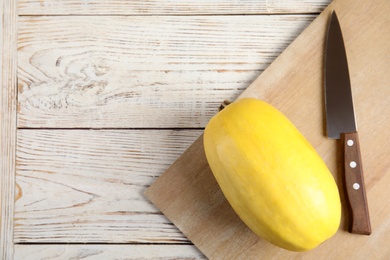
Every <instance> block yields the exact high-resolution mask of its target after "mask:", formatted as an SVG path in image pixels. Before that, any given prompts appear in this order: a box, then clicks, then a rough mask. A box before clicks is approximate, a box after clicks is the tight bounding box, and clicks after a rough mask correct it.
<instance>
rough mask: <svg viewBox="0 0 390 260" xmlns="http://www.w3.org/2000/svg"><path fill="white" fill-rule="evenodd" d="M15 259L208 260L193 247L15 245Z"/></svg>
mask: <svg viewBox="0 0 390 260" xmlns="http://www.w3.org/2000/svg"><path fill="white" fill-rule="evenodd" d="M15 259H18V260H30V259H53V260H56V259H58V260H62V259H74V260H78V259H87V260H93V259H117V260H120V259H126V260H132V259H134V260H138V259H145V260H147V259H184V260H185V259H206V257H205V256H204V255H203V254H202V253H201V252H200V251H199V250H198V249H197V248H196V247H195V246H193V245H15Z"/></svg>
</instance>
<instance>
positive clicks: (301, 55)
mask: <svg viewBox="0 0 390 260" xmlns="http://www.w3.org/2000/svg"><path fill="white" fill-rule="evenodd" d="M332 10H336V12H337V15H338V17H339V20H340V23H341V27H342V30H343V35H344V41H345V45H346V50H347V56H348V61H349V69H350V76H351V83H352V92H353V98H354V104H355V113H356V120H357V123H358V131H359V135H360V141H361V144H360V145H361V152H362V158H363V170H364V174H365V183H366V190H367V197H368V203H369V210H370V215H371V225H372V229H373V233H372V234H371V235H370V236H364V235H355V234H350V233H348V231H347V230H348V211H347V207H346V202H345V197H344V192H345V190H344V187H343V170H342V154H341V148H340V147H341V145H340V142H339V141H338V140H330V139H328V138H326V135H325V134H326V132H325V115H324V93H323V77H324V75H323V64H324V56H323V50H324V42H325V34H326V28H327V24H328V21H329V17H330V14H331V12H332ZM243 97H255V98H258V99H261V100H264V101H267V102H269V103H271V104H272V105H274V106H275V107H276V108H278V109H279V110H280V111H282V112H283V113H284V114H285V115H286V116H287V117H288V118H289V119H290V120H291V121H292V122H293V123H294V124H295V125H296V126H297V128H298V129H299V130H300V131H301V132H302V134H303V135H304V136H305V137H306V138H307V139H308V140H309V142H310V143H311V144H312V145H313V146H314V148H315V149H316V150H317V152H318V153H319V154H320V156H321V157H322V158H323V159H324V161H325V163H326V164H327V165H328V167H329V169H330V170H331V172H332V174H333V175H334V178H335V180H336V182H337V184H338V186H339V189H340V193H341V200H342V205H343V211H342V221H341V225H340V228H339V230H338V232H337V233H336V235H335V236H333V237H332V238H331V239H329V240H327V241H326V242H324V243H323V244H321V245H320V246H318V247H317V248H315V249H313V250H311V251H308V252H304V253H296V252H290V251H287V250H284V249H281V248H278V247H276V246H274V245H272V244H270V243H268V242H266V241H264V240H262V239H260V238H258V237H257V236H256V235H254V234H253V233H252V232H251V231H250V230H249V229H248V228H247V227H246V226H245V225H244V224H243V222H242V221H241V220H240V219H239V217H238V216H237V215H236V214H235V212H234V211H233V210H232V208H231V207H230V205H229V204H228V202H227V201H226V199H225V197H224V195H223V193H222V191H221V190H220V189H219V187H218V184H217V182H216V180H215V179H214V177H213V175H212V173H211V171H210V169H209V167H208V164H207V161H206V158H205V154H204V150H203V144H202V136H200V137H199V139H197V140H196V141H195V142H194V144H193V145H191V146H190V147H189V149H188V150H187V151H186V152H185V153H184V154H183V155H182V156H181V157H180V158H179V159H178V160H177V161H176V162H175V163H174V164H173V165H172V166H171V167H169V169H168V170H167V171H166V172H165V173H163V174H162V176H161V177H159V178H158V179H157V180H156V181H155V182H154V183H153V184H152V185H151V186H150V188H148V189H147V191H146V196H147V197H148V198H149V199H150V200H151V201H152V202H153V203H154V204H155V205H156V206H157V207H158V208H159V209H160V210H161V211H162V212H163V213H164V214H165V215H166V216H167V217H168V218H169V219H170V220H171V221H172V222H173V223H174V224H175V225H176V226H177V227H178V228H179V229H180V230H181V231H182V232H183V233H184V234H185V235H186V236H187V237H188V239H190V240H191V241H192V242H193V243H194V244H195V245H196V246H197V247H198V248H199V249H200V250H201V251H202V252H203V253H204V254H205V255H206V256H207V257H208V258H210V259H291V258H293V259H296V258H299V259H352V258H353V259H385V258H386V259H390V143H389V140H390V134H389V133H390V131H389V129H390V110H389V105H390V1H389V0H335V1H334V2H332V3H331V4H330V5H329V6H328V7H327V8H326V9H325V10H324V11H323V12H322V13H321V14H320V15H319V16H318V17H317V18H316V19H315V20H314V21H313V22H312V24H311V25H310V26H309V27H308V28H306V30H305V31H304V32H303V33H302V34H301V35H300V36H299V37H298V38H297V39H296V40H295V41H294V42H293V43H292V44H291V45H290V46H289V47H288V48H287V49H286V50H285V51H284V52H283V53H282V54H281V55H280V56H279V57H278V58H277V59H276V60H275V61H274V62H273V63H272V64H271V65H270V66H269V67H268V68H267V69H266V70H265V71H264V72H263V73H262V74H261V75H260V76H259V77H258V78H257V79H256V80H255V81H254V82H253V83H252V84H251V85H250V86H249V87H248V88H247V90H245V91H244V92H243V93H242V95H241V96H240V97H239V98H243ZM221 102H222V100H221ZM297 215H299V212H297ZM314 232H315V231H314Z"/></svg>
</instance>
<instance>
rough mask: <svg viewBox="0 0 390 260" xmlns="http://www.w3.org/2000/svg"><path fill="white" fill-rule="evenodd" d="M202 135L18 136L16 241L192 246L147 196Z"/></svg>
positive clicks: (22, 132)
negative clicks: (172, 165) (167, 169)
mask: <svg viewBox="0 0 390 260" xmlns="http://www.w3.org/2000/svg"><path fill="white" fill-rule="evenodd" d="M200 133H201V131H199V130H192V131H189V130H116V131H115V130H95V131H92V130H19V131H18V142H17V165H16V173H17V176H16V183H17V185H18V190H17V191H18V192H17V199H18V200H17V202H16V205H15V242H16V243H155V242H158V243H188V240H187V239H186V238H185V237H184V236H183V235H182V233H181V232H179V231H178V230H177V229H176V227H175V226H173V225H172V223H171V222H170V221H168V220H167V219H166V218H165V217H164V216H163V215H162V214H161V213H160V212H159V210H157V209H156V208H155V207H154V206H153V205H152V204H151V203H150V202H149V201H148V200H146V198H145V197H144V195H143V192H144V190H145V189H146V188H147V187H148V186H149V185H150V184H151V183H152V182H153V181H154V179H155V178H156V177H157V176H159V175H160V174H161V173H162V172H163V171H164V170H165V169H166V168H167V167H168V166H169V165H170V164H171V163H172V162H173V161H174V160H175V159H176V158H177V157H178V156H179V155H180V154H181V153H182V152H183V151H184V150H185V149H186V148H187V147H188V146H189V145H190V144H191V143H192V142H193V141H194V140H195V139H196V138H197V137H198V136H199V135H200Z"/></svg>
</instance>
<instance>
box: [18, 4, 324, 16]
mask: <svg viewBox="0 0 390 260" xmlns="http://www.w3.org/2000/svg"><path fill="white" fill-rule="evenodd" d="M18 2H19V4H18V9H19V14H20V15H74V14H77V15H103V14H104V15H167V14H168V15H173V14H174V15H200V14H207V15H216V14H218V15H220V14H229V15H236V14H275V13H318V12H320V11H322V10H323V9H324V8H325V7H326V6H327V5H328V4H329V3H330V0H290V1H278V0H268V1H264V0H246V1H234V0H225V1H222V0H210V1H196V0H184V1H172V0H168V1H166V0H150V1H139V0H137V1H121V0H92V1H90V0H79V1H75V0H70V1H69V0H41V1H33V0H20V1H18Z"/></svg>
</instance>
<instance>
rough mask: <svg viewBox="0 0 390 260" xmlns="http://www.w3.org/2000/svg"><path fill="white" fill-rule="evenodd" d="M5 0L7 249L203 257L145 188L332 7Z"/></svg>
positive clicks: (15, 255)
mask: <svg viewBox="0 0 390 260" xmlns="http://www.w3.org/2000/svg"><path fill="white" fill-rule="evenodd" d="M329 2H330V1H329V0H290V1H277V0H272V1H266V0H251V1H242V2H241V1H233V0H231V1H230V0H229V1H221V0H213V1H195V0H185V1H158V0H152V1H110V0H93V1H87V0H84V1H83V0H80V1H75V0H74V1H72V0H71V1H66V0H40V1H31V0H19V1H18V2H17V1H14V0H4V1H2V7H1V12H2V15H3V17H4V18H3V19H2V21H1V23H2V24H1V29H2V31H1V35H2V42H1V47H2V59H1V67H2V73H1V84H2V88H1V98H0V102H1V122H0V127H1V173H0V178H1V179H0V180H1V226H0V248H1V254H0V256H1V257H0V258H1V259H139V258H143V259H159V258H163V257H165V258H167V259H173V258H176V259H204V258H205V257H204V256H203V255H202V253H201V252H199V251H198V250H197V249H196V248H195V247H194V246H193V245H192V244H191V242H190V241H189V240H188V239H187V238H186V237H185V236H184V235H183V234H182V233H181V232H180V231H179V230H178V229H177V228H176V227H175V226H174V225H173V224H172V223H171V222H170V221H168V220H167V219H166V218H165V217H164V215H162V214H161V213H160V211H159V210H158V209H157V208H156V207H154V206H153V205H152V204H151V203H150V202H149V201H148V200H147V199H146V197H145V196H144V191H145V189H146V188H147V187H148V186H149V185H150V184H151V183H152V182H153V181H154V180H155V179H156V178H157V177H158V176H160V175H161V174H162V173H163V172H164V171H165V170H166V169H167V168H168V167H169V165H171V164H172V163H173V162H174V161H175V159H176V158H178V157H179V156H180V154H181V153H182V152H183V151H185V150H186V148H187V147H188V146H189V145H190V144H191V143H192V142H194V141H195V140H196V139H197V137H198V136H199V135H200V134H201V133H202V131H203V128H204V126H205V125H206V123H207V122H208V120H209V119H210V117H211V116H212V115H214V114H215V113H216V112H217V108H218V106H219V104H220V103H221V101H223V100H224V99H230V100H234V99H235V98H236V97H237V96H238V95H239V94H240V93H241V92H242V91H243V90H244V89H245V88H246V87H247V86H248V85H249V84H250V83H251V82H252V81H253V80H254V79H255V78H257V77H258V75H259V74H260V73H262V71H263V70H264V69H265V68H266V67H267V66H268V65H269V64H270V63H271V62H272V61H273V60H274V59H275V58H276V57H277V56H278V55H279V54H280V53H281V52H282V51H283V50H284V49H285V48H286V47H287V46H288V45H289V44H290V43H291V42H292V41H293V40H294V39H295V38H296V36H297V35H298V34H299V33H300V32H301V31H302V30H303V29H304V28H305V27H306V26H308V25H309V24H310V22H311V21H312V20H313V19H314V18H315V17H316V16H317V15H318V14H319V13H320V12H321V11H322V10H323V9H324V8H325V7H326V6H327V5H328V4H329Z"/></svg>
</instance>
